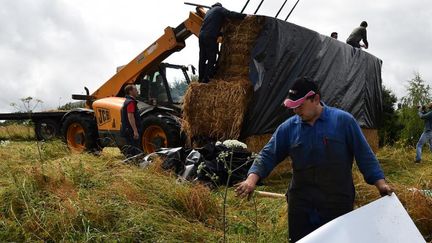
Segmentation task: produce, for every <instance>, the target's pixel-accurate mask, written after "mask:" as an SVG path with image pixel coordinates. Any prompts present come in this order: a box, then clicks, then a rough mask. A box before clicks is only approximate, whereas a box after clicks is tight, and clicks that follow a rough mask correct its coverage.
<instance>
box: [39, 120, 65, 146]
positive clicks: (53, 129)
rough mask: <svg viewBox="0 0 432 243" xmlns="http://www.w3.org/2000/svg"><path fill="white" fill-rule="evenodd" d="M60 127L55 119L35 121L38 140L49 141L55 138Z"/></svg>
mask: <svg viewBox="0 0 432 243" xmlns="http://www.w3.org/2000/svg"><path fill="white" fill-rule="evenodd" d="M59 130H60V127H59V125H58V122H56V121H55V120H49V119H46V120H38V121H35V134H36V138H37V140H44V141H48V140H51V139H54V138H55V137H56V136H57V134H58V133H59Z"/></svg>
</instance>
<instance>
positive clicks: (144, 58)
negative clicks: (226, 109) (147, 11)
mask: <svg viewBox="0 0 432 243" xmlns="http://www.w3.org/2000/svg"><path fill="white" fill-rule="evenodd" d="M196 6H198V5H196ZM204 7H205V6H198V7H197V8H196V11H195V12H190V13H189V17H188V18H187V19H186V20H185V21H183V22H182V23H181V24H180V25H178V26H177V27H176V28H172V27H167V28H166V29H165V31H164V34H163V35H162V36H161V37H159V39H157V40H156V41H155V42H154V43H152V44H151V45H150V46H149V47H148V48H147V49H145V50H144V51H143V52H141V53H140V54H139V55H138V56H137V57H135V58H134V59H133V60H132V61H130V62H129V63H128V64H127V65H125V66H123V67H121V68H118V72H117V73H116V74H115V75H114V76H113V77H111V78H110V79H109V80H108V81H106V82H105V83H104V84H103V85H102V86H101V87H100V88H99V89H97V90H96V91H95V92H93V93H92V94H90V92H89V90H88V89H87V88H85V90H86V95H72V98H73V99H75V100H85V108H78V109H73V110H70V111H67V112H66V111H59V112H40V113H37V112H36V113H27V114H0V120H19V119H30V120H33V122H34V123H35V125H36V126H35V131H36V136H37V138H38V139H45V140H47V139H50V138H52V137H53V136H55V135H58V134H61V135H62V136H63V137H64V140H65V141H66V143H67V145H68V147H69V148H70V149H71V150H73V151H77V152H83V151H99V150H102V148H103V147H107V146H118V147H119V148H121V147H123V146H124V145H125V143H126V141H125V140H124V139H123V138H122V137H121V136H120V126H121V109H122V105H123V102H124V100H125V98H123V97H124V96H125V94H124V92H123V88H124V87H125V86H126V85H127V84H135V85H136V86H137V88H138V90H139V91H140V96H139V97H138V98H137V100H138V109H139V112H140V116H141V118H142V123H141V124H140V125H141V126H142V131H143V133H142V137H141V144H142V147H143V148H142V149H143V151H144V152H145V153H150V152H154V151H155V150H156V149H158V148H160V147H173V146H181V145H182V144H183V143H184V136H182V135H181V132H180V127H181V125H180V124H181V119H180V116H181V99H182V96H183V94H184V92H185V91H186V89H187V85H188V84H189V83H190V81H191V80H190V78H189V74H188V70H189V66H182V65H173V64H168V63H163V61H164V60H165V59H166V58H167V57H168V56H170V55H171V54H172V53H174V52H177V51H180V50H182V49H183V48H184V47H185V45H186V44H185V40H186V39H187V38H188V37H190V36H191V35H195V36H198V35H199V31H200V28H201V25H202V22H203V19H204V16H205V13H206V10H205V9H204ZM191 68H192V72H193V73H194V72H195V68H194V67H193V66H191Z"/></svg>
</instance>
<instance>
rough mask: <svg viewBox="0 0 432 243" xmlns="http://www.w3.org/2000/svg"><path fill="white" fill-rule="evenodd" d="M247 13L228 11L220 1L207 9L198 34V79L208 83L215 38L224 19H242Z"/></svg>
mask: <svg viewBox="0 0 432 243" xmlns="http://www.w3.org/2000/svg"><path fill="white" fill-rule="evenodd" d="M246 16H247V15H246V14H241V13H236V12H233V11H229V10H227V9H226V8H224V7H222V4H221V3H215V4H213V5H212V7H211V9H210V10H208V11H207V13H206V15H205V17H204V21H203V24H202V26H201V30H200V34H199V47H200V52H199V66H198V73H199V78H198V81H199V82H200V83H208V82H209V79H210V78H212V77H213V75H214V72H215V66H216V56H217V54H218V51H219V45H218V43H217V38H218V37H219V36H221V28H222V25H223V24H224V23H225V20H226V19H244V18H245V17H246Z"/></svg>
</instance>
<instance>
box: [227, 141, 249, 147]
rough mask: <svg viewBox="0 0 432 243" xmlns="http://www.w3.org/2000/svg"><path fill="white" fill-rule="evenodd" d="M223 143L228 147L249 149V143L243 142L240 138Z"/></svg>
mask: <svg viewBox="0 0 432 243" xmlns="http://www.w3.org/2000/svg"><path fill="white" fill-rule="evenodd" d="M223 145H225V146H226V147H228V148H243V149H247V145H246V144H245V143H242V142H240V141H238V140H225V141H224V142H223Z"/></svg>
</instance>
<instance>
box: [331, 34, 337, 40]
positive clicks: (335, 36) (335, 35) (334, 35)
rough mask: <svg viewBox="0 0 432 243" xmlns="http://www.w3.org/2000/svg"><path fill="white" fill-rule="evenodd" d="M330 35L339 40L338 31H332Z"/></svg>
mask: <svg viewBox="0 0 432 243" xmlns="http://www.w3.org/2000/svg"><path fill="white" fill-rule="evenodd" d="M330 37H331V38H333V39H336V40H337V39H338V33H337V32H332V33H331V34H330Z"/></svg>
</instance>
